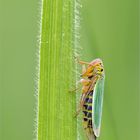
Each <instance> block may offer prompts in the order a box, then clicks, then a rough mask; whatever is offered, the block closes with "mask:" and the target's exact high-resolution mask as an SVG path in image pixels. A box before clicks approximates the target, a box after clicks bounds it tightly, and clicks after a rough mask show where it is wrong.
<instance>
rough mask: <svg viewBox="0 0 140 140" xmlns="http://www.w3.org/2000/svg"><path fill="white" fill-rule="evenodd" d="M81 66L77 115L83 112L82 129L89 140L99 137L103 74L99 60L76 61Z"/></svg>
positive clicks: (101, 63)
mask: <svg viewBox="0 0 140 140" xmlns="http://www.w3.org/2000/svg"><path fill="white" fill-rule="evenodd" d="M78 62H79V63H80V64H81V65H82V74H81V77H82V79H81V80H80V83H81V84H82V95H81V99H80V104H79V110H78V111H77V115H78V114H79V112H80V111H81V110H82V112H83V127H84V129H85V132H86V135H87V137H88V139H89V140H96V139H97V137H99V136H100V127H101V118H102V106H103V94H104V80H105V72H104V66H103V62H102V60H101V59H99V58H98V59H95V60H93V61H92V62H90V63H88V62H84V61H78Z"/></svg>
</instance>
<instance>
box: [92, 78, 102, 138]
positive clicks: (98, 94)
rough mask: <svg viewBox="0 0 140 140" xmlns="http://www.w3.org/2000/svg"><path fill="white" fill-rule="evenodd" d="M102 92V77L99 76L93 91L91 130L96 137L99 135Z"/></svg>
mask: <svg viewBox="0 0 140 140" xmlns="http://www.w3.org/2000/svg"><path fill="white" fill-rule="evenodd" d="M103 94H104V77H102V78H99V79H98V80H97V82H96V85H95V88H94V91H93V102H92V124H93V131H94V133H95V136H96V137H99V135H100V126H101V117H102V106H103Z"/></svg>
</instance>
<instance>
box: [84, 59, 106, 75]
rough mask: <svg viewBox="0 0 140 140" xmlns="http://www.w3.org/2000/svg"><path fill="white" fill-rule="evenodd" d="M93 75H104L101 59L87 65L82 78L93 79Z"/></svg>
mask: <svg viewBox="0 0 140 140" xmlns="http://www.w3.org/2000/svg"><path fill="white" fill-rule="evenodd" d="M94 75H100V76H103V75H104V67H103V62H102V60H101V59H99V58H97V59H95V60H93V61H91V62H90V63H89V65H88V66H87V69H86V72H85V73H84V74H82V77H93V76H94Z"/></svg>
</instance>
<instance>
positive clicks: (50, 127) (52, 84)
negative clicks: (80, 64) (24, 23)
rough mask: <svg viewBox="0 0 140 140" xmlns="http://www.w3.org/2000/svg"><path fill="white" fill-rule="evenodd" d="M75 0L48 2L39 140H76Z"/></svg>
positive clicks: (42, 48)
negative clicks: (73, 90)
mask: <svg viewBox="0 0 140 140" xmlns="http://www.w3.org/2000/svg"><path fill="white" fill-rule="evenodd" d="M74 3H75V2H74V0H44V1H43V4H42V6H43V9H42V28H41V43H40V72H39V73H40V76H39V96H38V128H37V129H38V134H37V137H38V140H76V137H77V134H76V119H75V118H74V113H75V111H76V95H75V94H72V93H69V90H70V88H71V87H72V86H73V85H75V82H76V72H75V67H76V65H75V61H74V59H73V58H74V53H75V46H74V39H75V35H74V27H75V26H74V24H75V22H74V20H75V17H74V16H75V15H74V9H75V8H74Z"/></svg>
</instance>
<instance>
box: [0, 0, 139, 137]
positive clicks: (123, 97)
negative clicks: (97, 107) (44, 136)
mask: <svg viewBox="0 0 140 140" xmlns="http://www.w3.org/2000/svg"><path fill="white" fill-rule="evenodd" d="M82 2H83V7H82V18H81V24H82V29H81V44H82V47H83V49H82V50H80V51H81V52H80V53H81V54H80V55H81V56H82V57H81V58H82V59H83V60H86V61H91V60H93V59H94V58H96V57H100V58H102V59H103V62H104V65H105V71H106V82H105V96H104V97H105V98H104V108H103V120H102V128H101V138H100V140H139V139H140V134H139V131H140V129H139V117H140V113H139V90H138V86H139V79H138V78H139V77H138V76H139V74H138V73H139V46H138V45H139V44H138V42H139V38H138V37H139V36H138V29H139V25H138V20H139V15H138V10H139V7H138V2H139V1H138V0H114V1H112V0H106V1H104V0H82ZM39 7H40V1H38V0H30V1H29V0H24V1H21V0H13V1H4V0H0V140H32V139H33V128H34V126H33V125H34V120H35V119H34V118H35V111H34V109H35V96H34V95H35V93H34V92H35V88H36V87H35V80H36V77H35V74H36V66H37V62H36V61H37V55H36V54H37V49H38V46H37V40H38V32H39V22H40V21H39V16H40V10H39Z"/></svg>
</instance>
